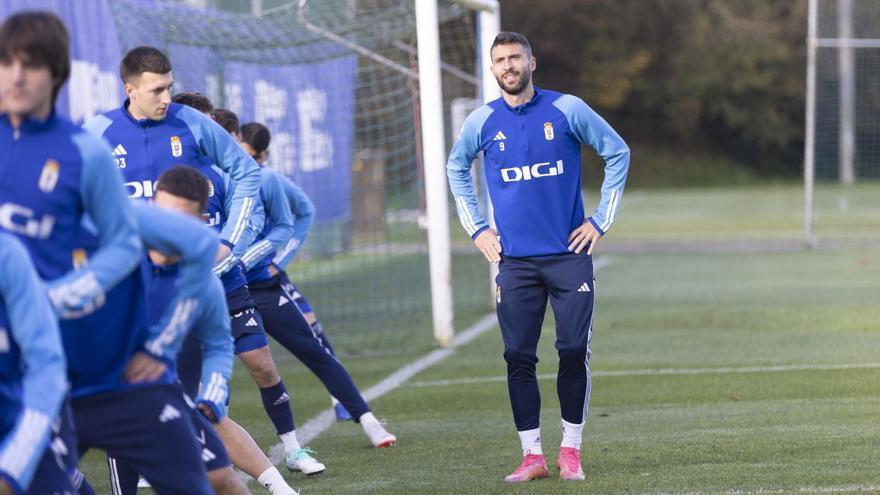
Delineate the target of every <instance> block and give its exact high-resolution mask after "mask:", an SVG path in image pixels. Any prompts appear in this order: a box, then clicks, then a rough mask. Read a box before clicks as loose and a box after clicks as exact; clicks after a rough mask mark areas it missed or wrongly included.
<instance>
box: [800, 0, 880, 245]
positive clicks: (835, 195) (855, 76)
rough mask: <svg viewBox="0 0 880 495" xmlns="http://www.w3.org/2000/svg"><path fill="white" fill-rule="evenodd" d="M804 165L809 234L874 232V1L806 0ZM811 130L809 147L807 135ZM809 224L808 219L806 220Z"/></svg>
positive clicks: (877, 64) (877, 128)
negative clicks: (809, 177) (809, 175)
mask: <svg viewBox="0 0 880 495" xmlns="http://www.w3.org/2000/svg"><path fill="white" fill-rule="evenodd" d="M810 9H811V13H810V17H811V20H810V29H809V33H808V37H809V43H808V50H809V51H810V53H809V56H810V57H812V58H813V60H814V65H813V67H814V72H812V73H809V72H810V70H809V69H808V78H809V79H810V81H808V88H810V84H812V85H813V86H812V87H813V91H812V94H811V95H808V107H809V98H810V97H812V98H814V100H813V108H812V115H811V112H810V110H809V108H808V116H807V134H808V143H807V146H808V147H807V149H806V155H807V165H808V167H809V165H810V164H812V165H813V170H812V171H813V173H814V176H815V185H814V186H813V185H811V184H809V183H808V184H807V188H808V191H807V201H806V212H805V217H806V219H807V222H808V225H807V226H806V231H807V235H808V237H809V236H810V231H811V230H812V235H813V236H815V237H816V238H818V241H819V242H823V240H825V241H835V240H838V239H839V238H842V237H851V235H852V232H854V231H860V232H862V234H861V236H860V237H862V238H864V237H872V238H874V239H877V238H880V235H878V234H880V232H878V230H880V229H878V228H877V227H878V225H880V202H878V201H877V197H878V194H880V182H878V179H880V139H878V136H880V3H878V2H876V1H873V0H811V1H810ZM811 132H812V134H813V137H814V139H813V143H812V146H810V142H809V135H810V133H811ZM810 223H812V225H810Z"/></svg>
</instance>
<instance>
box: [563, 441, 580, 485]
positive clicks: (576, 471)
mask: <svg viewBox="0 0 880 495" xmlns="http://www.w3.org/2000/svg"><path fill="white" fill-rule="evenodd" d="M556 466H557V467H558V468H559V477H560V478H562V479H564V480H582V479H584V470H583V469H582V468H581V451H580V450H578V449H576V448H574V447H560V448H559V459H557V460H556Z"/></svg>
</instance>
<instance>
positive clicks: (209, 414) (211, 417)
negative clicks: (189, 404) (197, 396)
mask: <svg viewBox="0 0 880 495" xmlns="http://www.w3.org/2000/svg"><path fill="white" fill-rule="evenodd" d="M196 407H197V408H198V409H199V412H200V413H202V416H204V417H205V418H206V419H207V420H208V421H210V422H212V423H216V422H218V421H220V420H219V418H217V416H216V415H215V414H214V411H213V410H212V409H211V406H209V405H207V404H205V403H204V402H200V403H199V404H197V405H196Z"/></svg>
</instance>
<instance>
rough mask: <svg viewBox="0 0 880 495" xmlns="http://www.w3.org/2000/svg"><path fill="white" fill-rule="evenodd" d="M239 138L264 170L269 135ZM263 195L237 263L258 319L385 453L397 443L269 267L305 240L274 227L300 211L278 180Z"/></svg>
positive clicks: (253, 131)
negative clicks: (253, 231)
mask: <svg viewBox="0 0 880 495" xmlns="http://www.w3.org/2000/svg"><path fill="white" fill-rule="evenodd" d="M241 138H242V146H243V147H244V148H245V150H247V152H248V153H250V154H251V155H252V156H253V157H254V159H255V160H256V161H257V162H258V163H260V164H261V165H263V164H265V162H266V160H267V159H268V150H269V143H270V140H271V134H270V133H269V129H267V128H266V127H265V126H264V125H262V124H259V123H256V122H252V123H249V124H245V125H243V126H242V127H241ZM263 174H264V177H276V175H277V174H275V172H274V171H272V170H271V169H269V168H265V167H264V168H263ZM262 194H263V195H264V205H263V206H264V211H265V215H266V216H267V219H266V222H265V223H264V224H261V223H260V222H259V221H258V220H259V219H255V221H254V222H252V225H254V226H259V227H260V228H261V229H262V230H261V232H260V234H259V235H258V236H257V238H256V239H257V241H256V242H255V243H254V244H253V245H252V246H251V247H250V248H248V251H247V252H246V253H245V254H244V256H242V260H243V261H244V262H245V266H246V267H247V269H248V270H247V279H248V286H249V287H250V288H251V294H253V296H254V301H256V303H257V309H258V310H259V311H260V314H261V315H262V316H263V322H264V324H265V325H266V331H267V332H268V333H269V335H271V336H272V337H273V338H274V339H275V340H277V341H278V342H279V343H280V344H281V345H283V346H284V347H285V348H286V349H287V350H288V351H290V352H291V353H292V354H293V355H294V356H296V357H297V358H298V359H299V360H300V361H302V362H303V364H305V365H306V367H308V368H309V370H310V371H312V373H314V374H315V376H317V377H318V379H320V380H321V383H323V384H324V387H326V388H327V391H329V392H330V394H331V396H333V397H336V398H337V399H339V401H340V402H341V403H342V404H343V406H344V407H345V408H346V409H347V410H348V411H350V412H351V414H352V415H353V417H354V418H355V420H356V421H357V422H359V423H360V424H361V427H363V429H364V432H365V433H366V434H367V436H368V437H369V438H370V441H371V442H372V443H373V445H374V446H375V447H378V448H384V447H390V446H392V445H394V444H395V443H396V442H397V438H396V437H395V436H394V435H392V434H391V433H389V432H388V431H387V430H386V429H385V427H384V426H383V425H382V424H381V423H380V422H379V420H378V419H376V417H375V416H374V415H373V413H372V412H371V411H370V407H369V406H368V405H367V403H366V401H364V399H363V397H362V396H361V394H360V391H358V389H357V386H356V385H355V384H354V380H352V378H351V375H349V373H348V370H346V369H345V367H344V366H343V365H342V363H341V362H340V361H339V360H338V359H337V358H336V357H335V356H334V355H333V354H332V352H331V350H330V349H329V348H328V347H327V346H326V345H325V340H322V338H321V337H320V336H319V334H318V332H317V329H316V327H315V326H314V325H312V321H310V320H309V319H308V317H307V316H306V314H307V313H311V315H312V318H313V320H314V323H316V324H317V319H316V318H314V312H312V311H311V308H310V307H309V306H308V302H307V301H305V298H303V297H302V296H301V295H300V296H299V297H297V292H298V291H296V289H295V287H293V285H292V284H290V283H289V281H287V285H286V286H285V284H284V283H283V280H282V277H281V274H280V273H278V270H277V267H272V266H271V262H272V260H273V258H274V252H275V251H276V250H280V249H283V248H285V247H287V248H288V249H287V251H288V253H287V255H288V256H289V255H290V252H291V251H293V249H291V248H290V247H289V246H288V244H289V242H290V241H291V240H293V239H296V237H295V236H298V238H299V239H298V242H300V243H301V241H302V240H304V239H305V234H306V233H307V232H308V225H305V226H304V227H305V228H303V226H300V227H299V229H297V228H294V229H285V230H284V232H283V235H278V230H279V228H278V226H279V225H286V224H287V222H289V221H290V220H289V218H290V216H291V212H292V211H293V210H295V209H302V208H303V207H301V206H299V205H296V207H292V206H291V205H290V203H289V202H288V200H287V193H286V192H285V190H284V187H283V185H282V183H281V182H280V181H279V180H278V179H277V178H276V179H274V180H268V179H267V180H264V188H263V190H262ZM295 199H297V200H300V199H301V198H295ZM306 209H309V208H306ZM297 300H299V301H298V302H297ZM285 447H288V446H287V445H285ZM287 452H288V456H287V467H288V468H289V469H292V470H302V468H303V466H302V465H301V463H300V462H299V459H300V458H301V457H302V456H301V452H300V451H299V449H298V446H297V447H296V448H294V450H287Z"/></svg>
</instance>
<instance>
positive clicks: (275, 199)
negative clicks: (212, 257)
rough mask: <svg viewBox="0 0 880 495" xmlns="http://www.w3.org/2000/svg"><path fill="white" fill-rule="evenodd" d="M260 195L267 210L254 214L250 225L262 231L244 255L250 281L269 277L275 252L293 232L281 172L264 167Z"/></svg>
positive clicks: (246, 273) (258, 280) (264, 208)
mask: <svg viewBox="0 0 880 495" xmlns="http://www.w3.org/2000/svg"><path fill="white" fill-rule="evenodd" d="M260 198H261V199H262V203H263V212H264V213H263V215H254V219H253V221H252V222H251V228H254V229H259V230H260V233H259V235H257V236H256V240H255V241H254V243H253V244H252V245H251V246H250V247H249V248H248V250H247V251H246V252H245V253H244V255H243V256H242V257H241V260H242V261H243V262H244V265H245V269H246V272H245V276H247V281H248V283H252V282H260V281H263V280H267V279H269V264H270V263H271V262H272V256H271V255H272V253H273V252H275V251H277V250H278V249H280V248H282V247H283V246H284V245H285V244H286V243H287V242H288V241H289V240H290V239H291V238H292V237H293V233H294V227H293V216H292V215H291V213H290V204H289V203H288V202H287V195H286V194H285V192H284V186H282V185H281V181H280V180H279V179H278V174H277V173H276V172H275V171H274V170H272V169H271V168H263V183H262V185H261V186H260Z"/></svg>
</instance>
